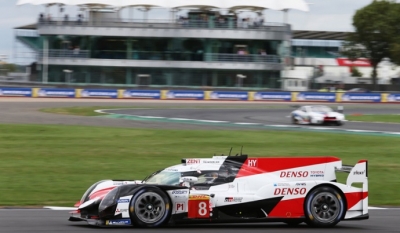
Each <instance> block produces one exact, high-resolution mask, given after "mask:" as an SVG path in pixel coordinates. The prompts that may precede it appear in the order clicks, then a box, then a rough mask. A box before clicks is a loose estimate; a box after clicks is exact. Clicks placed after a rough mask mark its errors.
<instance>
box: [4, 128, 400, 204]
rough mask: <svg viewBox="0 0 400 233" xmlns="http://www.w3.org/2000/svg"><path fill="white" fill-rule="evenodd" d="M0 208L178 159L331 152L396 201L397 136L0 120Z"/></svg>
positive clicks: (67, 194)
mask: <svg viewBox="0 0 400 233" xmlns="http://www.w3.org/2000/svg"><path fill="white" fill-rule="evenodd" d="M0 132H2V133H1V134H0V148H2V149H1V150H0V158H1V163H0V183H1V184H2V192H0V206H21V205H25V206H28V205H62V206H72V205H73V204H74V203H75V202H76V201H77V200H79V199H80V197H81V196H82V194H83V193H84V192H85V191H86V189H87V188H88V187H89V186H90V185H91V184H92V183H94V182H96V181H98V180H101V179H110V178H111V179H142V178H144V177H145V176H146V175H148V174H149V173H151V172H153V171H155V170H157V169H161V168H164V167H167V166H170V165H174V164H178V163H180V159H181V158H185V157H186V158H187V157H210V156H212V155H214V153H217V154H220V153H225V154H226V153H228V152H229V149H230V147H233V152H232V153H233V154H234V153H236V152H239V150H240V147H241V146H242V145H243V146H244V152H245V153H247V154H249V155H250V156H254V157H255V156H304V155H307V156H308V155H315V156H317V155H332V156H337V157H340V158H342V159H343V161H344V163H345V164H355V163H356V162H357V161H358V160H359V159H369V161H370V163H369V165H370V167H369V179H370V180H369V182H370V183H369V190H370V198H369V201H370V204H372V205H400V198H399V197H398V190H399V186H400V173H399V172H398V171H399V169H400V158H399V154H398V152H399V151H400V144H399V143H398V142H399V139H398V138H389V137H376V136H360V135H343V134H329V133H305V132H282V131H217V130H215V131H205V130H204V131H197V130H196V131H188V130H148V129H127V128H126V129H124V128H108V127H107V128H106V127H104V128H102V127H87V126H56V125H0Z"/></svg>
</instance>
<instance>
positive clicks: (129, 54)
mask: <svg viewBox="0 0 400 233" xmlns="http://www.w3.org/2000/svg"><path fill="white" fill-rule="evenodd" d="M126 59H128V60H129V59H132V38H128V39H127V40H126Z"/></svg>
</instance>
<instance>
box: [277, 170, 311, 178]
mask: <svg viewBox="0 0 400 233" xmlns="http://www.w3.org/2000/svg"><path fill="white" fill-rule="evenodd" d="M280 177H282V178H283V177H285V178H299V177H308V171H297V172H290V171H289V172H281V175H280Z"/></svg>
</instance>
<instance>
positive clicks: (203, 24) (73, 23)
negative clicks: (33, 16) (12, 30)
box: [38, 18, 290, 32]
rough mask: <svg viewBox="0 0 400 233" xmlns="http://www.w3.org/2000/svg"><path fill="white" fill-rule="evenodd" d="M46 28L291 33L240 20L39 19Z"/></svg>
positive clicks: (275, 26) (272, 25)
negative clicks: (228, 30)
mask: <svg viewBox="0 0 400 233" xmlns="http://www.w3.org/2000/svg"><path fill="white" fill-rule="evenodd" d="M46 26H69V27H129V28H171V29H173V28H176V29H182V28H187V29H191V28H196V29H199V28H200V29H201V28H203V29H242V30H261V31H278V32H285V31H290V28H289V25H287V24H284V23H274V22H256V21H254V22H243V21H240V20H233V19H227V20H224V21H219V20H218V19H214V20H212V19H209V20H186V19H184V20H181V19H177V20H164V19H101V20H97V19H93V20H89V21H88V20H83V19H81V18H71V19H67V20H66V19H63V18H52V19H51V20H47V19H39V20H38V27H39V28H40V27H46Z"/></svg>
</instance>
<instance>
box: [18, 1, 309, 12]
mask: <svg viewBox="0 0 400 233" xmlns="http://www.w3.org/2000/svg"><path fill="white" fill-rule="evenodd" d="M24 4H32V5H49V4H50V5H52V4H64V5H74V6H81V5H87V6H91V5H97V6H98V5H104V6H113V7H128V6H138V7H139V6H147V7H163V8H217V9H232V10H240V9H248V10H263V9H271V10H286V9H293V10H300V11H309V8H308V4H307V3H306V2H305V1H304V0H18V2H17V5H24Z"/></svg>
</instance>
